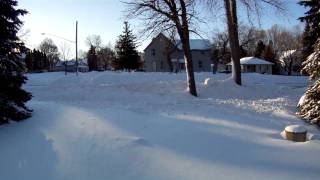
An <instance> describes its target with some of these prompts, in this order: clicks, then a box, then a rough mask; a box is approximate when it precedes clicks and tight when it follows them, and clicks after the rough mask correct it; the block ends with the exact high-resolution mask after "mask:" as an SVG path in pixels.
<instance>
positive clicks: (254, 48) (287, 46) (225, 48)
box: [212, 24, 303, 75]
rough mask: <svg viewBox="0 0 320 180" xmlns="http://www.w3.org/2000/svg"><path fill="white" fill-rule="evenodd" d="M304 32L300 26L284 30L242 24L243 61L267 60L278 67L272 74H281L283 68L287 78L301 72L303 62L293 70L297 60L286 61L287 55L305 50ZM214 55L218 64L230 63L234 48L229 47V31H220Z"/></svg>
mask: <svg viewBox="0 0 320 180" xmlns="http://www.w3.org/2000/svg"><path fill="white" fill-rule="evenodd" d="M302 33H303V32H302V30H301V28H300V26H299V25H296V26H294V27H292V28H290V29H289V28H285V27H282V26H280V25H273V26H272V27H271V28H270V29H266V30H263V29H257V28H255V27H253V26H248V25H245V24H240V25H239V49H240V58H243V57H247V56H253V57H257V58H262V59H265V60H267V61H269V62H272V63H274V64H275V66H273V74H279V73H280V70H281V69H284V70H285V71H286V72H287V73H288V75H291V73H292V70H294V71H299V70H301V68H302V62H300V61H299V62H298V63H297V65H298V67H297V66H295V67H293V61H298V60H297V59H295V58H296V56H294V57H291V58H290V57H289V58H283V59H281V60H280V58H281V56H282V55H283V54H284V52H287V51H290V50H302ZM212 51H213V56H214V59H217V60H218V62H217V63H221V64H226V63H229V62H230V61H231V49H230V46H229V37H228V32H226V31H224V32H217V33H215V34H214V37H213V50H212Z"/></svg>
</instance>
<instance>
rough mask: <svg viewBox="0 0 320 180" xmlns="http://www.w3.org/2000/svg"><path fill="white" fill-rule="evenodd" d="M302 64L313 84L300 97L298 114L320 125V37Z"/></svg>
mask: <svg viewBox="0 0 320 180" xmlns="http://www.w3.org/2000/svg"><path fill="white" fill-rule="evenodd" d="M303 66H304V67H303V69H302V70H303V71H305V72H307V73H308V74H309V75H310V79H311V80H312V81H313V82H314V84H313V85H312V86H310V87H309V88H308V89H307V91H306V93H305V94H304V95H303V96H302V97H301V100H300V102H299V105H298V108H299V112H298V115H299V116H300V117H301V118H302V119H304V120H306V121H307V122H310V123H313V124H317V125H319V126H320V38H318V41H317V43H316V45H315V46H314V52H313V53H312V54H311V55H310V56H309V57H308V58H307V60H306V61H305V62H304V63H303Z"/></svg>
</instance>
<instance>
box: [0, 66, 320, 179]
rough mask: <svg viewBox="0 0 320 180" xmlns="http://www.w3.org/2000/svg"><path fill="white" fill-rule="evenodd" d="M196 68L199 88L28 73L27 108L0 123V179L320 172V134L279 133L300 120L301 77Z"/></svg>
mask: <svg viewBox="0 0 320 180" xmlns="http://www.w3.org/2000/svg"><path fill="white" fill-rule="evenodd" d="M195 76H196V81H197V89H198V93H199V97H193V96H191V95H189V94H188V92H187V90H186V88H187V86H186V76H185V74H183V73H181V74H169V73H119V72H91V73H86V74H81V73H80V74H79V76H76V75H75V74H68V75H67V76H65V75H64V73H43V74H29V75H28V78H29V80H28V83H27V84H26V86H25V88H26V89H27V90H28V91H31V92H32V93H33V96H34V98H33V100H32V101H31V102H30V103H29V104H28V105H29V106H30V107H31V108H32V109H33V110H34V113H33V117H32V118H30V119H28V120H26V121H23V122H21V123H16V124H10V125H6V126H2V127H0V142H1V148H0V160H1V161H0V174H1V175H0V177H1V178H0V179H13V180H18V179H24V180H38V179H46V180H66V179H77V180H89V179H94V180H100V179H101V180H102V179H113V180H116V179H121V180H126V179H139V180H144V179H145V180H150V179H153V180H162V179H163V180H170V179H172V180H173V179H174V180H177V179H183V180H188V179H190V180H194V179H201V180H206V179H208V180H209V179H220V180H224V179H225V180H229V179H261V180H264V179H282V180H289V179H290V180H300V179H306V178H307V179H309V180H313V179H314V180H316V179H319V172H320V163H319V162H320V157H319V156H318V154H319V152H320V142H319V140H318V139H317V138H314V139H313V140H311V141H309V142H307V143H303V144H296V143H292V142H289V141H285V140H283V138H281V136H280V132H281V131H282V130H283V129H284V127H286V126H287V125H289V124H303V121H301V120H299V119H297V118H296V117H295V115H294V113H295V111H296V104H297V103H298V100H299V97H300V96H301V95H302V94H303V92H304V90H305V88H306V87H307V78H306V77H289V76H270V75H259V74H243V86H237V85H235V84H234V83H233V82H232V80H231V79H230V77H229V75H225V74H216V75H213V74H210V73H196V74H195ZM208 78H210V79H208ZM204 82H206V83H204ZM306 128H307V130H308V132H311V133H313V134H314V135H316V134H319V131H318V130H317V129H315V128H314V127H311V126H307V127H306ZM314 137H316V136H314Z"/></svg>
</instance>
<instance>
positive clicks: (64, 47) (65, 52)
mask: <svg viewBox="0 0 320 180" xmlns="http://www.w3.org/2000/svg"><path fill="white" fill-rule="evenodd" d="M60 52H61V54H60V57H61V58H62V59H63V60H64V61H67V60H68V59H69V58H70V56H71V48H70V45H69V44H67V43H66V42H63V43H61V45H60Z"/></svg>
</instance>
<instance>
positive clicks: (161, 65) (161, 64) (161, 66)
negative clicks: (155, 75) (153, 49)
mask: <svg viewBox="0 0 320 180" xmlns="http://www.w3.org/2000/svg"><path fill="white" fill-rule="evenodd" d="M160 68H161V69H163V61H161V62H160Z"/></svg>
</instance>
